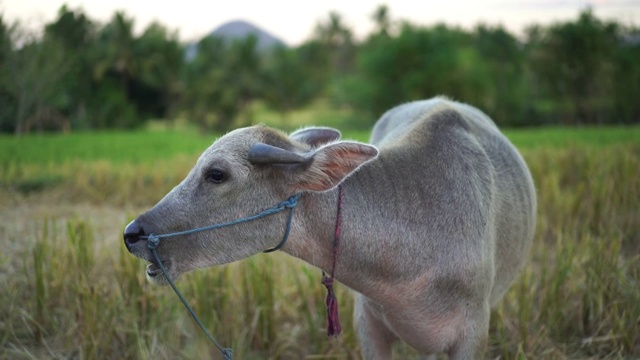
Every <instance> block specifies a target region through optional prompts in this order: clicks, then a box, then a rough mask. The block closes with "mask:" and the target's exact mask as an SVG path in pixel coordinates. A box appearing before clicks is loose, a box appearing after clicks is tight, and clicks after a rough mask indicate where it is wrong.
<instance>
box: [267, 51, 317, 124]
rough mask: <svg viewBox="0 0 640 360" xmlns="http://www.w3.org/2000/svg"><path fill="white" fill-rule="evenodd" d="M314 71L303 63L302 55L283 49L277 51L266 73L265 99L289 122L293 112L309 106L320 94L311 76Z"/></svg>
mask: <svg viewBox="0 0 640 360" xmlns="http://www.w3.org/2000/svg"><path fill="white" fill-rule="evenodd" d="M311 72H312V68H309V67H307V66H305V64H304V63H303V62H302V61H301V60H300V52H299V51H298V50H296V49H289V48H286V47H284V46H282V47H278V48H276V49H274V51H273V53H272V54H271V56H270V57H269V59H268V60H267V62H266V65H265V70H264V78H265V85H264V91H263V93H262V97H263V98H264V100H265V101H266V103H267V104H268V105H269V106H271V107H272V108H274V109H276V110H278V111H279V112H280V113H281V114H282V118H283V119H285V120H286V118H287V113H288V112H289V111H291V110H292V109H295V108H298V107H301V106H303V105H305V104H307V103H309V102H310V101H311V100H312V99H313V98H314V96H316V95H317V94H318V92H319V87H318V85H317V84H316V83H314V81H313V80H312V79H313V76H312V74H311Z"/></svg>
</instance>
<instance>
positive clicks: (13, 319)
mask: <svg viewBox="0 0 640 360" xmlns="http://www.w3.org/2000/svg"><path fill="white" fill-rule="evenodd" d="M524 155H525V158H526V160H527V162H528V164H529V165H530V168H531V170H532V172H533V174H534V178H535V182H536V185H537V189H538V199H539V217H538V228H537V234H536V238H535V243H534V246H533V248H532V251H531V260H530V263H529V265H528V266H527V267H526V269H525V271H524V272H523V274H522V276H521V277H520V278H519V280H518V281H517V282H516V283H515V284H514V286H513V287H512V288H511V290H510V291H509V292H508V294H507V296H506V298H505V300H504V301H503V302H502V303H501V305H500V306H499V308H497V309H496V310H495V311H494V313H493V317H492V323H491V330H490V347H489V354H488V355H487V357H488V358H492V359H495V358H500V359H603V358H605V359H627V358H639V357H640V257H639V256H640V255H639V254H640V248H639V247H640V245H639V244H640V220H639V219H640V210H639V209H640V206H639V204H640V185H639V184H640V171H639V170H638V169H640V146H639V145H638V144H624V145H616V144H612V145H605V146H598V147H594V146H590V145H580V144H578V145H573V146H555V147H536V148H531V149H527V150H525V151H524ZM195 156H196V155H193V156H191V155H181V156H178V157H174V158H171V159H166V160H162V161H159V162H157V163H153V164H148V163H136V164H133V163H126V162H125V163H114V162H109V161H107V160H102V161H97V162H91V163H82V162H77V161H73V160H69V161H63V162H61V163H52V164H49V165H43V164H23V163H4V164H3V168H2V169H3V172H2V174H1V176H0V181H2V184H4V185H3V186H2V188H0V199H2V200H0V216H1V218H2V219H3V222H2V224H1V225H0V246H2V251H1V253H0V280H1V281H2V283H3V285H4V286H3V290H2V292H0V302H1V303H2V304H3V305H2V307H0V358H2V359H43V358H44V359H47V358H50V359H61V358H64V359H75V358H78V359H94V358H100V359H126V358H130V359H147V358H159V359H175V358H184V359H195V358H205V357H210V358H211V357H213V358H216V357H217V356H218V354H217V353H216V352H215V349H213V348H212V347H211V346H210V345H209V344H208V343H207V340H206V338H205V337H204V336H203V335H202V334H200V333H199V332H198V329H197V328H196V327H195V326H194V324H193V323H192V321H191V319H190V318H189V317H188V314H187V313H186V311H184V309H183V308H182V305H181V304H180V303H179V301H178V299H177V298H176V297H175V295H174V294H172V293H171V291H170V289H169V288H164V287H163V288H158V287H153V286H150V285H148V284H147V283H146V282H145V280H144V271H143V269H144V264H142V262H140V261H139V260H137V259H135V258H134V257H132V256H130V255H129V254H128V253H127V252H126V250H125V249H124V247H123V246H122V241H121V237H120V236H121V235H120V233H121V230H122V228H123V226H124V225H125V224H126V223H127V221H128V220H130V219H131V218H132V217H133V216H134V215H135V214H137V213H138V212H139V211H140V210H141V209H143V208H145V207H147V206H149V205H151V204H152V203H153V201H155V200H157V199H159V197H161V196H162V195H164V193H166V191H168V190H169V189H170V188H171V187H172V186H173V185H175V184H176V183H177V182H178V181H180V180H181V178H182V177H183V176H184V175H185V174H186V173H187V171H188V170H189V168H190V167H191V164H192V163H193V161H194V159H195ZM178 286H179V287H180V288H181V289H182V290H183V292H184V293H185V296H186V297H187V299H188V300H189V302H190V303H191V304H192V306H193V307H194V308H195V309H196V311H197V312H198V313H199V314H200V315H201V316H202V318H203V320H204V321H205V324H206V325H207V326H208V327H209V329H210V330H211V331H212V332H213V334H214V335H215V336H216V337H217V338H218V340H219V341H220V342H221V343H222V344H224V345H225V346H230V347H232V348H233V349H234V351H235V355H236V358H237V359H277V358H283V359H302V358H307V359H351V358H358V357H359V355H358V347H357V343H356V340H355V337H354V334H353V331H352V328H351V325H350V318H351V305H352V297H351V295H350V294H349V291H348V290H347V289H346V288H345V287H343V286H339V287H338V289H337V290H338V298H339V300H340V306H341V318H342V320H343V323H344V324H343V328H344V332H343V335H342V336H341V337H340V338H338V339H336V340H328V339H327V338H326V337H325V335H324V321H325V320H324V305H323V299H324V288H323V287H322V286H321V285H320V273H319V271H318V270H317V269H314V268H312V267H310V266H307V265H305V264H303V263H301V262H299V261H298V260H296V259H293V258H289V257H287V256H286V255H283V254H272V255H266V254H265V255H259V256H256V257H254V258H251V259H248V260H246V261H244V262H240V263H236V264H232V265H229V266H225V267H219V268H212V269H207V270H203V271H197V272H195V273H192V274H190V275H187V276H186V277H184V278H183V279H181V281H179V283H178ZM396 354H397V355H398V356H397V357H398V358H403V359H404V358H413V357H414V353H413V351H412V350H411V349H408V348H407V347H405V346H399V347H398V348H397V349H396Z"/></svg>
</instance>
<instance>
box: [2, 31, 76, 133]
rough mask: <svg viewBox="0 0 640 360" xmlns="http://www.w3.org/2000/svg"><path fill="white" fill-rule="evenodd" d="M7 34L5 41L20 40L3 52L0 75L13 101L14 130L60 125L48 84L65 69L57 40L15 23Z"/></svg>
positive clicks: (66, 65) (39, 128) (66, 67)
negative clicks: (39, 35)
mask: <svg viewBox="0 0 640 360" xmlns="http://www.w3.org/2000/svg"><path fill="white" fill-rule="evenodd" d="M9 37H10V40H9V44H16V43H19V44H22V46H21V47H20V48H18V49H10V50H9V51H8V52H7V53H6V54H4V55H3V57H4V59H3V66H2V69H3V71H2V72H3V75H2V76H0V78H2V80H3V82H4V83H5V91H6V92H7V94H6V96H7V97H9V98H10V99H13V100H14V101H15V103H16V105H15V107H16V108H15V119H14V122H13V124H14V125H13V130H14V133H15V134H16V135H21V134H23V133H25V132H29V131H30V130H31V129H32V128H33V127H35V128H36V129H37V130H39V131H42V130H44V129H45V128H47V127H62V126H63V125H62V124H61V118H60V115H59V114H58V113H57V111H56V108H55V96H56V91H55V87H53V86H51V84H56V83H57V82H59V81H60V80H61V79H62V78H63V77H64V76H65V74H66V73H67V71H68V69H69V67H68V64H67V63H65V61H64V60H65V59H64V54H63V52H62V51H61V50H60V47H59V46H58V44H57V43H54V42H52V41H45V40H39V39H38V38H37V37H36V36H35V35H34V34H32V33H29V32H27V31H25V30H23V29H21V28H19V27H18V26H15V27H13V28H12V30H11V31H10V32H9ZM11 37H13V38H12V39H11ZM6 41H7V40H6V39H5V42H6ZM5 46H6V45H5ZM5 51H7V50H5Z"/></svg>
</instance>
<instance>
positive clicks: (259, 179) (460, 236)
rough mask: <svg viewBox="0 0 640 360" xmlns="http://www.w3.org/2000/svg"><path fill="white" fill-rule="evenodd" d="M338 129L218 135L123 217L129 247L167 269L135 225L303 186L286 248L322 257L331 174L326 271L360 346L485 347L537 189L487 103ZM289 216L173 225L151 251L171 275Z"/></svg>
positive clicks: (311, 258) (279, 227)
mask: <svg viewBox="0 0 640 360" xmlns="http://www.w3.org/2000/svg"><path fill="white" fill-rule="evenodd" d="M339 138H340V133H339V132H338V131H337V130H333V129H329V128H307V129H303V130H299V131H296V132H294V133H292V134H290V135H286V134H284V133H282V132H280V131H277V130H274V129H271V128H268V127H266V126H260V125H259V126H252V127H248V128H242V129H238V130H235V131H232V132H230V133H228V134H226V135H224V136H223V137H221V138H220V139H218V140H217V141H216V142H214V143H213V145H211V146H210V147H209V148H208V149H207V150H206V151H205V152H204V153H203V154H202V156H200V158H199V159H198V161H197V163H196V165H195V166H194V168H193V169H192V170H191V172H190V173H189V175H188V176H187V177H186V178H185V179H184V181H182V183H180V184H179V185H178V186H176V187H175V188H174V189H173V190H172V191H171V192H169V193H168V194H167V195H166V196H165V197H164V198H163V199H162V200H161V201H160V202H159V203H158V204H157V205H155V206H154V207H153V208H152V209H150V210H149V211H147V212H146V213H144V214H142V215H140V216H139V217H138V218H137V219H136V220H134V221H133V222H132V223H131V224H129V225H128V226H127V228H126V229H125V234H124V237H125V244H126V246H127V248H128V249H129V251H130V252H131V253H133V254H134V255H136V256H138V257H140V258H142V259H145V260H147V261H150V262H151V263H150V264H149V265H148V267H147V277H148V278H149V280H150V281H152V282H155V283H165V282H166V280H165V278H164V276H163V275H162V274H161V273H160V272H159V271H158V267H157V264H154V263H153V261H152V256H151V254H150V251H149V250H148V249H147V247H146V240H144V239H145V238H144V236H143V235H146V234H150V233H154V234H163V233H170V232H175V231H181V230H186V229H191V228H196V227H201V226H204V225H208V224H212V223H221V222H226V221H230V220H233V219H237V218H241V217H244V216H247V215H252V214H255V213H257V212H259V211H261V210H264V209H265V208H268V207H270V206H272V205H274V204H277V203H279V202H281V201H282V200H284V199H287V198H289V197H290V196H292V195H293V194H297V193H301V194H302V195H301V197H300V198H299V200H298V201H299V205H298V207H297V208H296V209H295V212H294V215H293V219H292V225H291V232H290V236H289V240H288V242H287V243H286V245H285V246H284V247H283V248H282V251H284V252H286V253H288V254H290V255H292V256H295V257H298V258H300V259H303V260H305V261H307V262H308V263H310V264H313V265H315V266H317V267H319V268H321V269H323V270H325V271H330V270H331V267H332V239H333V236H334V224H335V222H336V204H337V202H338V190H337V187H338V185H340V187H341V188H342V190H343V194H344V201H343V209H342V221H341V222H342V226H341V242H340V247H339V257H338V263H337V266H336V269H335V276H336V278H337V279H338V280H339V281H341V282H342V283H344V284H346V285H347V286H348V287H350V288H351V289H353V290H355V292H356V305H355V312H354V313H355V328H356V329H357V334H358V338H359V341H360V345H361V348H362V353H363V357H364V358H366V359H389V358H391V346H392V344H393V343H394V342H395V341H396V340H398V339H401V340H403V341H405V342H407V343H408V344H409V345H411V346H412V347H414V348H415V349H417V350H418V351H419V352H420V353H422V354H425V355H433V354H437V353H447V354H448V355H449V357H450V358H451V359H477V358H481V357H482V356H483V353H484V351H485V347H486V343H487V336H488V328H489V315H490V309H491V307H492V306H493V305H495V304H496V303H497V302H498V301H499V300H500V298H501V297H502V296H503V295H504V293H505V292H506V290H507V288H508V287H509V284H510V283H511V282H512V281H513V280H514V278H515V277H516V276H517V274H518V273H519V270H520V269H521V268H522V266H523V263H524V262H525V258H526V254H527V252H528V249H529V247H530V245H531V240H532V237H533V232H534V227H535V221H536V218H535V214H536V196H535V190H534V186H533V182H532V179H531V175H530V173H529V170H528V169H527V166H526V164H525V162H524V161H523V159H522V157H521V156H520V155H519V154H518V152H517V150H516V149H515V147H514V146H513V145H511V143H510V142H509V141H508V140H507V139H506V138H505V137H504V136H503V135H502V134H501V133H500V131H499V130H498V128H497V127H496V125H495V124H494V123H493V122H492V121H491V120H490V119H489V118H488V117H487V116H486V115H485V114H484V113H482V112H481V111H479V110H477V109H475V108H473V107H471V106H469V105H465V104H461V103H457V102H454V101H450V100H447V99H445V98H434V99H430V100H425V101H417V102H411V103H407V104H404V105H400V106H398V107H396V108H393V109H391V110H389V111H388V112H387V113H386V114H384V115H383V116H382V117H381V118H380V120H379V121H378V122H377V124H376V125H375V128H374V129H373V133H372V135H371V145H368V144H363V143H359V142H354V141H340V140H339ZM286 220H287V212H283V213H280V214H278V215H273V216H271V217H267V218H263V219H260V220H255V221H252V222H248V223H244V224H240V225H236V226H231V227H226V228H222V229H219V230H216V231H212V232H201V233H198V234H192V235H188V236H183V237H176V238H170V239H166V240H164V241H163V242H161V243H160V245H159V247H158V249H157V251H158V254H159V256H160V258H161V259H162V261H163V264H164V265H165V266H166V267H167V268H168V272H169V274H170V275H171V276H172V277H177V276H179V275H180V274H182V273H184V272H186V271H189V270H192V269H196V268H202V267H208V266H212V265H220V264H224V263H229V262H232V261H235V260H239V259H243V258H246V257H249V256H252V255H254V254H257V253H260V252H262V251H264V250H265V249H268V248H271V247H273V246H275V245H276V244H278V243H279V242H280V241H281V239H282V236H283V231H284V224H285V223H286ZM141 236H142V237H141Z"/></svg>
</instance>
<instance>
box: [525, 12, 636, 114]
mask: <svg viewBox="0 0 640 360" xmlns="http://www.w3.org/2000/svg"><path fill="white" fill-rule="evenodd" d="M621 40H622V38H621V37H620V36H619V29H618V26H617V25H616V24H614V23H604V22H602V21H600V20H598V19H597V18H596V17H595V16H594V15H593V14H592V12H591V11H590V10H586V11H584V12H583V13H581V14H580V16H579V18H578V20H577V21H576V22H570V23H561V24H555V25H552V26H550V27H549V28H546V29H540V28H538V29H533V30H531V31H530V34H529V39H528V46H529V47H530V50H529V51H530V57H531V60H530V67H531V69H532V70H533V72H534V73H535V75H536V79H537V80H538V81H539V82H540V87H541V88H542V89H543V91H544V92H543V96H541V97H540V98H542V99H545V98H546V100H549V101H551V102H552V103H553V105H554V108H553V110H554V114H553V116H554V117H556V118H564V119H566V120H565V121H566V123H568V124H575V123H578V124H594V123H597V124H602V123H605V122H611V121H608V120H607V119H608V118H609V117H611V115H612V114H611V108H612V105H613V104H612V102H613V98H612V97H610V96H609V94H611V93H612V91H613V88H614V83H613V82H612V80H613V71H614V60H615V53H616V51H618V50H619V49H620V47H621V46H624V45H623V44H621V43H620V42H621Z"/></svg>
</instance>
